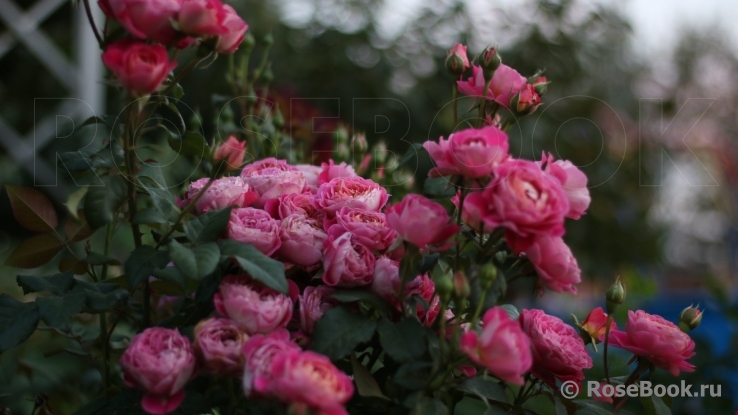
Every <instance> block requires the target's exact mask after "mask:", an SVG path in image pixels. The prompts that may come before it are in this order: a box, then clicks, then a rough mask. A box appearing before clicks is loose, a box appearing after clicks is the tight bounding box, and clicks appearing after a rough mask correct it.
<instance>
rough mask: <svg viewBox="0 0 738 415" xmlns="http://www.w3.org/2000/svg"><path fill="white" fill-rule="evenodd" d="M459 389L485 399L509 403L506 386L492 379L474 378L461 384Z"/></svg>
mask: <svg viewBox="0 0 738 415" xmlns="http://www.w3.org/2000/svg"><path fill="white" fill-rule="evenodd" d="M459 390H460V391H462V392H466V393H468V394H471V395H475V396H479V397H481V398H484V399H491V400H493V401H497V402H504V403H508V397H507V394H506V393H505V387H504V386H502V385H501V384H500V383H498V382H495V381H494V380H492V379H484V378H481V377H480V378H472V379H467V380H465V381H464V382H463V383H462V384H461V385H459Z"/></svg>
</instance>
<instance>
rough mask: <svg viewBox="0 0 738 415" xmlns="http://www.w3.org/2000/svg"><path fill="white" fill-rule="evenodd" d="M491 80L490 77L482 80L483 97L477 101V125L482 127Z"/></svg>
mask: <svg viewBox="0 0 738 415" xmlns="http://www.w3.org/2000/svg"><path fill="white" fill-rule="evenodd" d="M491 81H492V78H490V79H488V80H485V81H484V97H483V98H482V102H480V103H479V127H480V128H481V127H484V118H485V117H484V116H485V114H484V109H485V107H486V106H487V94H489V83H490V82H491Z"/></svg>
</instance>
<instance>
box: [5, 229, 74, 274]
mask: <svg viewBox="0 0 738 415" xmlns="http://www.w3.org/2000/svg"><path fill="white" fill-rule="evenodd" d="M63 247H64V244H63V243H62V242H61V241H60V240H59V238H57V237H55V236H53V235H52V234H49V233H42V234H40V235H35V236H32V237H30V238H28V239H26V240H25V241H23V242H21V244H20V245H18V247H17V248H15V250H14V251H13V252H12V253H11V254H10V256H8V257H7V258H6V259H5V265H7V266H10V267H18V268H36V267H40V266H41V265H44V264H46V263H47V262H49V261H51V259H52V258H54V256H55V255H56V254H57V253H58V252H59V251H61V250H62V248H63Z"/></svg>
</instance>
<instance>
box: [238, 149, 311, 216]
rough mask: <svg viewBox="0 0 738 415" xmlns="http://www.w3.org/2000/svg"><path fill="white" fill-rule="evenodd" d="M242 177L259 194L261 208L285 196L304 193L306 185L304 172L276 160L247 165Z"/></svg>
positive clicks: (270, 159)
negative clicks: (270, 200)
mask: <svg viewBox="0 0 738 415" xmlns="http://www.w3.org/2000/svg"><path fill="white" fill-rule="evenodd" d="M241 177H242V178H243V179H244V181H245V182H246V183H248V184H249V185H251V186H252V187H253V188H254V190H255V191H256V193H258V194H259V196H260V199H259V204H260V205H259V206H264V203H265V202H266V201H267V200H269V199H274V198H278V197H279V196H281V195H283V194H288V193H302V191H303V189H304V188H305V183H306V181H305V176H304V175H303V174H302V172H300V171H299V170H297V169H296V168H295V167H293V166H290V165H289V164H287V162H286V161H284V160H277V159H274V158H266V159H264V160H260V161H257V162H255V163H252V164H249V165H247V166H246V167H244V168H243V170H242V171H241Z"/></svg>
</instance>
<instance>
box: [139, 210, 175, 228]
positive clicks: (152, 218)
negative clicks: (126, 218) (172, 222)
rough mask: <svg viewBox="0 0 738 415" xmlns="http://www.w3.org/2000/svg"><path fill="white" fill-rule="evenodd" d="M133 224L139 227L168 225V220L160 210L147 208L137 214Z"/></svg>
mask: <svg viewBox="0 0 738 415" xmlns="http://www.w3.org/2000/svg"><path fill="white" fill-rule="evenodd" d="M133 223H135V224H137V225H150V224H152V223H167V218H166V217H164V215H162V214H161V213H160V212H159V211H158V210H156V209H152V208H146V209H143V210H140V211H139V212H138V213H136V216H135V217H134V218H133Z"/></svg>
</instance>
